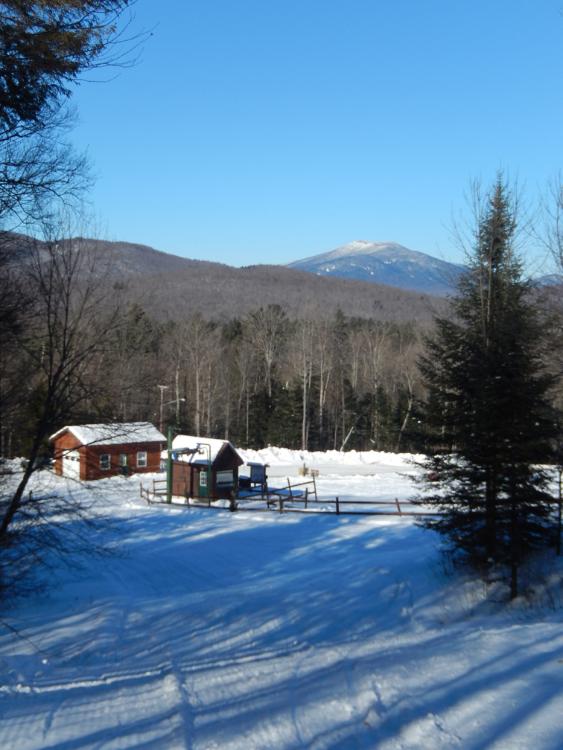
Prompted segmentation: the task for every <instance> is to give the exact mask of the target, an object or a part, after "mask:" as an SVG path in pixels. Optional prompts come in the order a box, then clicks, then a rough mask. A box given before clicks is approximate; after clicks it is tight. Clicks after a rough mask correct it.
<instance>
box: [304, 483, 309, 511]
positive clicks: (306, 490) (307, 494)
mask: <svg viewBox="0 0 563 750" xmlns="http://www.w3.org/2000/svg"><path fill="white" fill-rule="evenodd" d="M308 499H309V488H308V487H305V510H307V500H308Z"/></svg>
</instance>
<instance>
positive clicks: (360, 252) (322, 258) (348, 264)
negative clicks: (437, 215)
mask: <svg viewBox="0 0 563 750" xmlns="http://www.w3.org/2000/svg"><path fill="white" fill-rule="evenodd" d="M288 267H289V268H294V269H298V270H301V271H307V272H309V273H315V274H317V275H319V276H336V277H340V278H349V279H356V280H358V281H368V282H372V283H373V282H377V283H381V284H387V285H389V286H396V287H398V288H399V289H406V290H411V291H417V292H423V293H425V294H434V295H439V296H446V295H449V294H452V293H453V292H454V291H455V288H456V283H457V281H458V279H459V277H460V275H461V274H462V273H463V272H464V270H465V268H464V266H462V265H459V264H456V263H450V262H448V261H445V260H440V259H439V258H435V257H434V256H432V255H428V254H427V253H422V252H420V251H419V250H410V249H409V248H407V247H405V246H404V245H400V244H399V243H398V242H372V241H370V240H353V241H352V242H349V243H347V244H346V245H341V246H339V247H337V248H335V249H334V250H329V251H328V252H325V253H320V254H318V255H312V256H309V257H307V258H303V259H301V260H297V261H293V262H292V263H288Z"/></svg>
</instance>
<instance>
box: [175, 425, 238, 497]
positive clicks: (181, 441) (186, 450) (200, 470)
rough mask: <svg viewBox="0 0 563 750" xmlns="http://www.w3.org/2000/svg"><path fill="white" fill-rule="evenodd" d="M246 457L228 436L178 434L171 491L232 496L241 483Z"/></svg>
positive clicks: (189, 495) (190, 494)
mask: <svg viewBox="0 0 563 750" xmlns="http://www.w3.org/2000/svg"><path fill="white" fill-rule="evenodd" d="M242 464H243V460H242V458H241V457H240V455H239V454H238V452H237V450H236V448H235V447H234V446H233V444H232V443H230V442H229V441H228V440H217V439H215V438H203V437H195V436H193V435H177V436H176V437H175V438H174V440H173V441H172V494H173V495H175V496H177V497H193V498H205V499H212V500H216V499H220V498H230V497H231V496H232V493H233V492H236V490H237V487H238V469H239V466H242Z"/></svg>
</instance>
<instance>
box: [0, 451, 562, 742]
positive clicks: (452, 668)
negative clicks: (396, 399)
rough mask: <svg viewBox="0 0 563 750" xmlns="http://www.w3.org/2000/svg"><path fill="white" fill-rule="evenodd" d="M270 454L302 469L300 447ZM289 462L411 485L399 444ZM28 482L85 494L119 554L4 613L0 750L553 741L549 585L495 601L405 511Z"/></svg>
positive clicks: (554, 646) (350, 489) (354, 486)
mask: <svg viewBox="0 0 563 750" xmlns="http://www.w3.org/2000/svg"><path fill="white" fill-rule="evenodd" d="M268 450H269V451H270V453H271V454H272V455H274V449H268ZM294 453H295V452H294ZM276 458H277V463H276V467H277V469H278V470H279V474H278V476H280V477H283V476H286V475H287V476H290V478H291V479H292V481H295V482H298V481H300V479H299V477H298V476H297V474H296V471H297V468H298V467H299V465H301V459H300V458H299V456H298V455H297V457H296V456H295V455H294V454H291V455H290V453H289V452H282V451H279V452H278V453H277V456H276ZM305 458H306V462H307V465H308V466H312V467H314V468H319V469H320V472H321V473H320V477H319V480H318V489H319V494H320V495H321V496H323V495H325V496H330V497H334V495H339V496H340V497H342V498H343V499H344V498H346V499H354V498H358V499H364V498H368V497H370V498H373V499H379V498H381V499H388V498H389V497H398V498H399V499H406V498H408V497H409V496H411V495H412V493H413V488H412V484H411V482H410V480H409V478H408V474H409V473H412V472H413V471H416V469H415V468H414V467H413V466H412V464H410V463H408V461H407V457H401V458H400V459H397V457H395V456H388V455H385V454H379V455H378V456H377V455H369V460H367V461H366V459H367V458H368V457H367V456H365V455H364V456H363V460H356V459H358V456H356V457H352V456H349V455H347V454H337V455H334V456H331V457H330V458H328V457H327V458H326V459H325V458H323V457H320V458H319V459H318V462H317V463H318V466H317V467H315V464H314V462H313V461H312V460H311V457H310V456H306V457H305ZM309 461H311V463H309ZM271 466H272V469H274V462H273V460H272V464H271ZM354 467H355V468H356V470H355V471H354ZM358 467H359V470H358ZM363 467H367V468H363ZM272 469H271V470H270V474H272ZM363 471H365V472H367V473H365V474H363V473H362V472H363ZM288 472H291V473H288ZM347 472H349V474H348V475H346V473H347ZM35 481H36V482H37V491H39V489H40V488H44V489H45V488H49V489H51V490H52V491H57V492H61V493H62V492H68V491H69V490H72V492H73V493H75V494H76V495H77V496H80V495H81V493H86V495H87V496H88V497H95V498H96V499H97V507H98V513H99V515H100V516H105V515H107V516H108V517H109V516H111V517H113V518H114V519H115V523H114V524H113V525H112V526H110V527H108V528H107V530H105V531H103V532H100V531H98V532H96V534H97V537H99V536H100V535H102V536H104V537H105V538H106V539H107V541H108V542H111V543H113V544H116V545H117V548H118V550H119V554H118V555H114V556H109V557H104V558H93V557H91V556H89V555H88V554H87V553H86V552H81V553H79V554H77V559H76V561H75V562H76V563H80V565H81V567H80V569H78V568H77V567H76V566H74V565H71V566H70V567H68V568H59V569H58V573H57V578H56V580H55V581H53V582H52V585H51V587H50V588H49V589H48V590H47V591H46V593H45V594H43V595H41V596H36V597H33V598H29V599H28V600H17V601H15V602H14V603H13V604H12V606H11V608H10V609H8V610H4V614H3V615H2V618H1V619H2V620H4V622H5V623H6V624H7V625H10V626H11V627H13V628H16V629H17V630H18V631H19V633H20V634H21V637H16V636H15V635H14V633H13V632H12V631H10V630H9V629H7V628H6V627H3V626H2V625H1V624H0V674H1V675H2V679H1V685H0V747H2V748H7V749H11V748H14V750H16V749H17V750H39V749H41V750H47V749H49V748H50V749H52V750H54V749H55V748H57V749H58V750H71V749H78V748H104V750H113V749H114V748H115V749H117V748H155V749H157V748H158V749H160V748H165V749H166V748H189V749H190V750H192V749H193V750H200V749H201V750H203V748H205V749H206V750H207V749H209V748H220V749H221V750H223V748H226V749H227V750H231V749H232V750H243V749H244V750H254V749H256V750H257V749H258V748H263V749H264V750H266V748H267V749H268V750H273V749H276V748H280V749H281V748H315V749H319V750H320V749H321V748H344V749H345V750H346V749H348V748H350V749H352V748H360V749H361V748H377V750H420V749H422V750H426V749H428V750H434V749H435V748H438V749H440V748H444V749H445V748H456V747H459V748H463V749H464V750H465V749H469V750H477V749H483V750H484V749H485V748H495V749H497V750H500V749H503V750H523V749H524V748H526V750H530V748H534V750H555V749H556V748H557V749H559V748H561V747H562V746H563V731H562V728H561V716H562V715H563V629H562V627H561V621H562V619H563V617H562V612H563V609H562V608H561V601H560V598H558V597H557V595H556V594H552V595H551V598H549V599H548V600H547V604H544V605H543V606H539V605H538V606H536V607H535V608H531V607H530V606H526V603H525V602H520V603H518V604H517V605H516V606H513V607H507V606H505V605H501V604H497V603H495V601H493V600H492V599H491V597H490V596H487V592H486V591H485V588H484V586H483V584H481V583H479V582H475V581H470V580H468V579H465V578H462V577H460V576H459V575H453V574H449V573H447V572H446V566H445V565H444V563H443V559H442V557H441V556H440V553H439V548H438V541H439V540H438V539H437V538H436V537H435V535H433V534H432V533H430V532H426V531H424V530H422V529H420V528H418V527H417V526H416V525H415V523H414V522H413V520H412V519H410V518H408V517H403V518H398V517H380V518H377V517H368V516H358V517H351V516H341V517H336V516H334V515H304V514H303V515H302V514H300V515H280V514H277V513H271V514H266V513H251V512H247V513H240V514H236V513H235V514H231V513H228V512H224V513H223V512H218V511H207V510H199V509H198V510H194V509H191V510H186V509H181V508H168V507H161V506H154V507H150V508H149V507H147V506H145V505H144V504H143V503H141V502H140V501H139V500H138V478H131V479H122V478H114V479H108V480H102V481H99V482H95V483H91V484H90V485H87V486H84V487H80V486H78V485H76V484H72V485H71V484H70V483H69V482H68V481H67V480H64V479H60V478H58V477H55V476H53V475H51V474H49V473H46V474H43V475H37V478H36V480H35ZM553 576H554V579H555V580H558V579H557V576H558V572H557V570H554V571H553ZM553 591H555V592H556V591H557V589H556V588H554V589H553Z"/></svg>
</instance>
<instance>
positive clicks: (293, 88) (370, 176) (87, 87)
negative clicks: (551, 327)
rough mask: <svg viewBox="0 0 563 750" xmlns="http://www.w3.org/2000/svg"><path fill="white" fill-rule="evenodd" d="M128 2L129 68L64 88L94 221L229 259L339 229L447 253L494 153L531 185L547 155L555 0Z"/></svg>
mask: <svg viewBox="0 0 563 750" xmlns="http://www.w3.org/2000/svg"><path fill="white" fill-rule="evenodd" d="M135 13H136V19H135V22H134V23H135V27H136V28H138V29H153V33H152V36H151V37H150V38H149V39H148V40H147V42H146V44H145V45H144V49H143V52H142V55H141V58H140V60H139V61H138V62H137V64H136V66H134V67H133V68H131V69H127V70H123V71H121V72H120V74H119V75H118V76H117V78H115V79H113V80H109V81H106V82H104V83H84V84H82V85H81V86H80V88H79V89H78V90H77V92H76V94H75V97H74V103H75V104H76V106H77V110H78V115H79V124H78V126H77V128H76V129H75V131H74V133H73V139H74V142H75V143H76V145H77V146H78V147H80V148H87V149H88V152H89V154H90V157H91V161H92V163H93V167H94V172H95V175H96V177H97V183H96V187H95V189H94V191H93V193H92V207H93V212H94V215H95V219H96V220H95V226H96V232H95V233H96V234H98V236H103V237H104V238H106V239H111V240H114V239H115V240H117V239H119V240H128V241H131V242H141V243H145V244H148V245H152V246H153V247H156V248H158V249H161V250H166V251H168V252H172V253H175V254H178V255H183V256H186V257H191V258H201V259H208V260H214V261H221V262H225V263H229V264H232V265H250V264H253V263H287V262H290V261H292V260H297V259H299V258H302V257H305V256H308V255H313V254H316V253H320V252H324V251H327V250H331V249H333V248H335V247H337V246H338V245H341V244H344V243H346V242H348V241H351V240H353V239H368V240H374V241H384V240H394V241H397V242H400V243H402V244H404V245H406V246H407V247H410V248H412V249H415V250H422V251H424V252H428V253H430V254H433V255H437V256H439V257H442V258H445V259H449V260H460V259H461V254H460V251H459V250H458V248H457V247H456V246H455V243H454V242H453V241H452V238H451V231H450V227H451V223H452V221H451V220H452V215H453V214H456V213H458V212H464V211H465V202H464V194H465V193H466V192H467V189H468V185H469V182H470V180H472V179H474V178H478V179H481V180H482V181H483V182H484V183H485V184H488V183H489V182H490V181H491V180H492V179H493V177H494V175H495V173H496V172H497V170H498V169H499V168H500V169H505V170H507V171H508V172H509V173H510V175H511V176H512V177H516V178H518V181H519V182H520V184H521V185H523V186H524V188H525V191H526V194H527V197H528V199H529V200H530V202H533V201H534V200H535V199H536V198H537V196H538V193H539V191H540V190H542V189H543V188H544V187H545V184H546V182H547V181H548V180H549V179H550V178H553V177H554V175H555V174H556V173H557V172H558V170H559V169H560V168H562V167H563V164H562V145H563V144H562V140H563V106H562V105H563V56H562V54H561V53H562V49H563V3H562V2H561V0H540V2H538V0H535V2H532V0H529V1H528V0H526V1H524V0H511V1H510V2H508V1H505V0H488V1H485V0H472V1H470V0H393V1H392V0H345V1H344V0H324V2H321V1H320V0H284V1H283V2H282V1H281V0H269V1H267V0H237V2H234V1H233V0H190V1H189V2H188V1H187V0H163V1H162V2H158V3H157V2H156V1H155V0H138V2H137V5H136V11H135ZM536 257H537V258H538V259H541V254H540V255H537V256H536ZM537 263H539V260H538V261H537Z"/></svg>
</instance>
